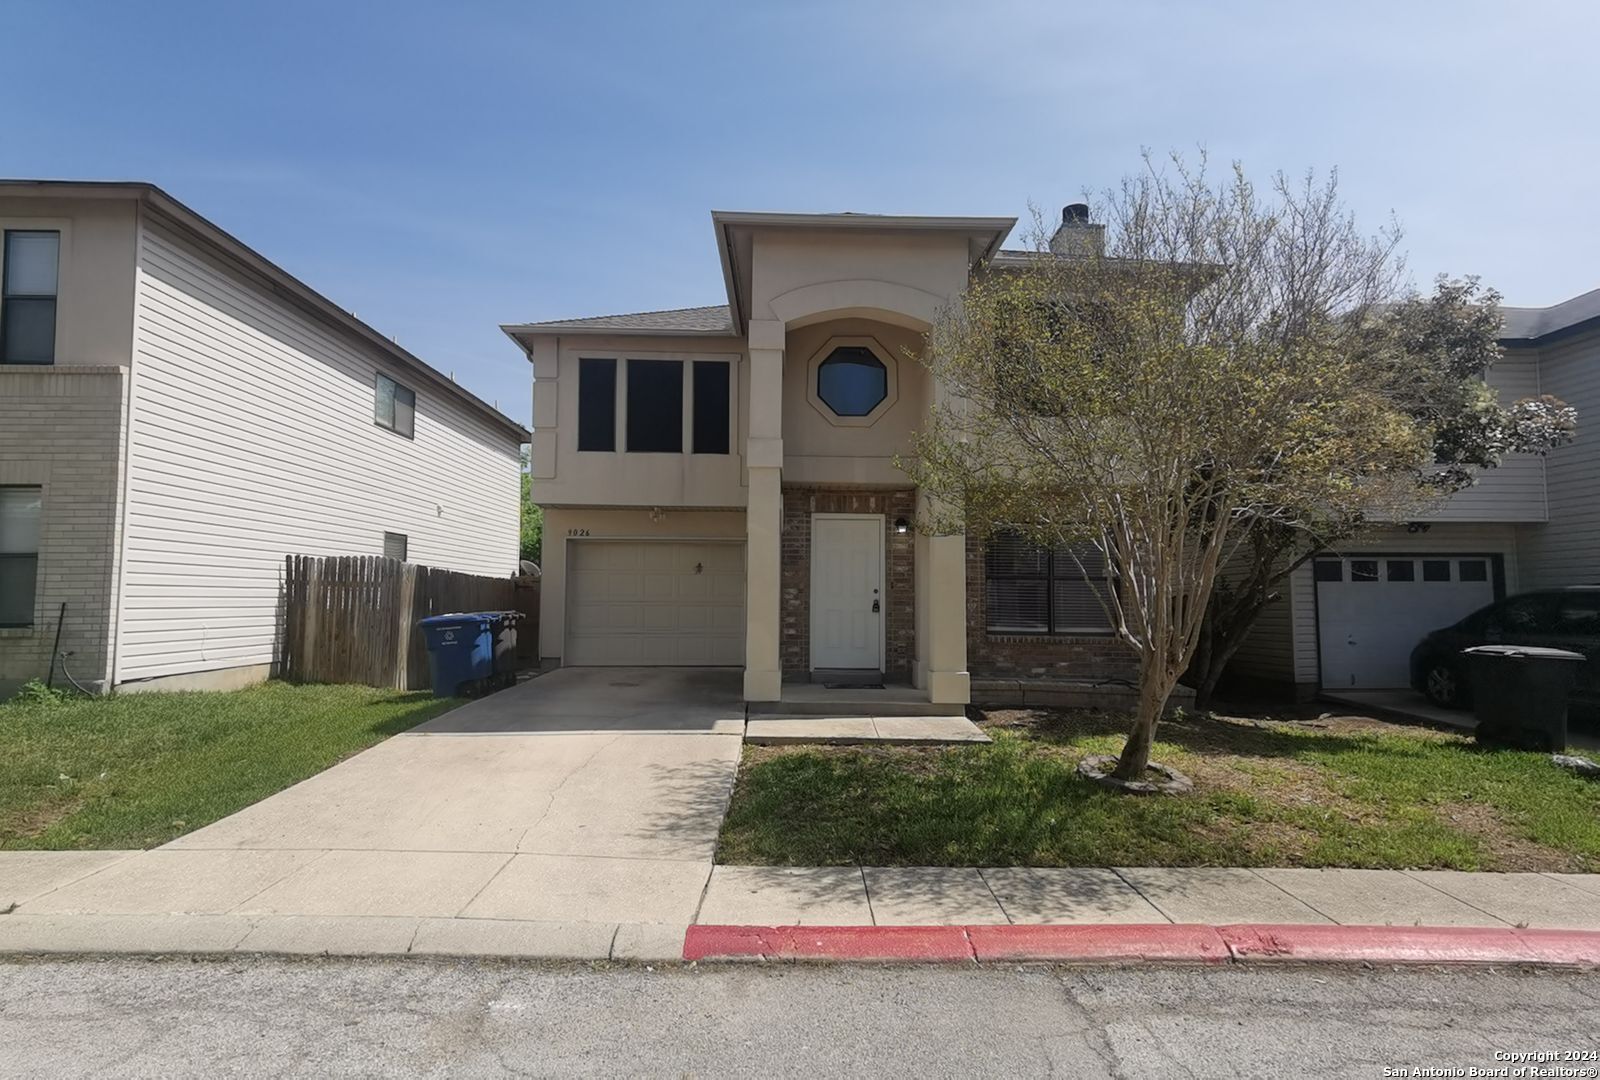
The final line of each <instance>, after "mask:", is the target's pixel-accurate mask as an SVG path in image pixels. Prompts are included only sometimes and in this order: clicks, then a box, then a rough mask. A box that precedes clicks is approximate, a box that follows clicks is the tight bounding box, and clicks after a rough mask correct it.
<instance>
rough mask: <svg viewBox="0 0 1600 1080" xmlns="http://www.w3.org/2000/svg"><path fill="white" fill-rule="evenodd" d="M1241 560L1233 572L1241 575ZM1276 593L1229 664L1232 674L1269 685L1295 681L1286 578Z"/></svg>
mask: <svg viewBox="0 0 1600 1080" xmlns="http://www.w3.org/2000/svg"><path fill="white" fill-rule="evenodd" d="M1243 561H1244V560H1242V559H1240V560H1237V561H1236V564H1235V565H1236V566H1238V567H1239V568H1238V569H1234V570H1233V572H1234V573H1239V572H1242V565H1241V564H1242V563H1243ZM1229 569H1233V568H1229ZM1227 572H1228V570H1224V573H1227ZM1278 593H1279V596H1278V599H1276V600H1274V601H1272V602H1271V603H1269V604H1267V606H1266V607H1264V608H1262V609H1261V614H1260V615H1259V616H1257V618H1256V621H1255V625H1253V626H1252V627H1251V628H1250V632H1249V634H1248V635H1246V637H1245V639H1244V641H1243V643H1241V644H1240V646H1239V651H1238V652H1236V653H1234V654H1233V659H1231V660H1230V661H1228V670H1229V671H1230V672H1232V673H1233V674H1235V675H1243V676H1246V677H1248V678H1252V679H1263V680H1268V681H1272V682H1292V681H1293V680H1294V634H1293V630H1292V625H1293V615H1292V609H1291V604H1292V603H1293V596H1292V593H1291V590H1290V582H1289V580H1288V579H1285V580H1284V581H1283V582H1282V583H1281V584H1279V586H1278Z"/></svg>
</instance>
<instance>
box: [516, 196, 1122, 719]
mask: <svg viewBox="0 0 1600 1080" xmlns="http://www.w3.org/2000/svg"><path fill="white" fill-rule="evenodd" d="M1072 209H1073V210H1074V211H1075V212H1074V213H1073V214H1071V215H1069V217H1070V220H1069V221H1067V222H1066V223H1065V224H1064V225H1063V226H1062V229H1061V230H1060V231H1059V232H1058V233H1057V237H1056V245H1057V246H1058V248H1059V250H1061V251H1063V252H1067V251H1076V250H1079V249H1080V246H1081V245H1083V244H1094V243H1097V242H1099V241H1100V239H1101V235H1102V234H1101V229H1100V227H1099V226H1095V225H1091V224H1089V223H1088V222H1087V220H1085V219H1084V217H1083V215H1082V214H1081V213H1078V212H1076V211H1077V208H1076V207H1074V208H1072ZM712 223H713V226H714V229H715V239H716V245H717V251H718V255H719V257H720V259H721V262H722V270H723V278H724V284H725V288H726V292H727V297H726V303H725V304H718V305H714V306H709V307H703V308H689V309H681V310H671V311H654V312H644V313H640V314H631V315H616V316H603V317H599V318H585V319H572V320H564V321H558V322H541V323H526V324H519V325H510V326H506V327H505V328H504V329H505V331H506V332H507V333H508V334H509V335H510V336H511V337H512V338H513V339H514V340H515V341H516V342H517V343H518V344H519V345H520V346H521V347H522V348H523V349H524V350H525V351H526V353H527V355H528V357H529V359H530V360H531V361H532V363H533V369H534V379H535V382H534V393H533V410H534V418H533V419H534V425H533V426H534V433H533V443H532V483H533V493H534V500H535V501H536V502H538V503H539V504H540V505H541V506H542V507H543V508H544V513H545V543H544V562H543V574H544V576H543V591H542V598H541V604H542V607H541V612H540V620H541V621H540V652H541V654H542V656H543V658H544V660H545V661H546V662H547V663H563V664H615V665H640V664H642V665H731V666H738V667H742V668H743V669H744V692H745V697H746V699H747V700H749V701H755V702H770V701H778V700H781V699H782V696H783V687H784V685H785V683H786V682H787V683H794V682H802V681H815V682H822V683H825V684H827V683H850V682H857V681H867V682H877V681H879V680H882V681H885V682H887V683H890V684H906V685H909V686H912V687H915V688H916V689H917V691H918V692H919V693H920V694H921V695H922V696H923V697H924V698H925V699H926V700H927V702H928V704H929V706H930V708H931V709H934V710H935V711H937V710H938V709H944V710H959V708H960V707H961V706H962V705H964V704H965V703H967V702H968V701H969V700H970V699H971V696H972V684H973V680H978V682H979V684H980V689H981V688H982V687H983V686H984V685H985V683H986V681H990V682H992V681H994V680H1012V684H1011V685H1012V686H1013V688H1014V685H1015V684H1014V680H1016V679H1017V678H1018V677H1019V676H1031V677H1038V676H1051V677H1060V678H1063V679H1067V680H1078V681H1099V680H1106V679H1115V678H1118V677H1125V676H1127V675H1129V674H1131V672H1132V665H1131V660H1130V657H1129V655H1128V653H1127V651H1126V650H1125V649H1124V648H1123V647H1122V646H1121V645H1120V644H1119V643H1118V642H1116V641H1115V640H1114V639H1113V638H1112V637H1111V635H1110V632H1109V627H1108V625H1107V621H1106V617H1105V614H1104V612H1103V611H1102V610H1101V608H1100V605H1099V603H1098V601H1097V600H1096V599H1095V598H1094V595H1093V593H1092V591H1091V590H1090V588H1089V586H1088V585H1087V583H1086V582H1085V581H1084V580H1083V578H1082V576H1081V572H1080V571H1079V570H1078V568H1077V565H1076V563H1075V562H1074V561H1073V560H1072V559H1071V558H1070V557H1065V556H1063V557H1060V558H1056V557H1053V555H1052V553H1050V552H1045V551H1033V550H1028V549H1026V548H1024V547H1023V546H1022V545H1020V544H1011V543H1006V542H1000V543H995V544H991V545H990V550H988V551H985V550H983V549H982V548H981V547H980V546H979V545H978V544H977V543H976V542H973V543H971V544H969V543H968V540H967V538H966V537H964V536H960V535H949V536H936V535H928V534H926V533H924V532H920V531H918V530H917V529H916V528H914V527H913V526H914V523H915V522H916V520H917V519H918V516H919V509H921V508H922V499H923V498H924V495H923V494H922V493H920V492H918V491H917V490H916V489H915V488H914V487H913V486H912V484H911V483H910V481H909V480H908V478H907V476H906V475H905V473H903V472H902V471H901V470H900V469H899V468H898V467H897V466H896V463H895V462H896V458H897V456H900V455H903V454H905V453H907V452H908V451H909V449H910V437H911V435H912V433H913V432H914V431H916V430H917V429H918V428H919V427H920V426H921V425H922V423H923V418H924V417H925V416H926V415H927V412H928V410H929V408H930V406H932V405H934V404H935V403H936V402H939V401H940V400H941V399H942V398H943V396H944V394H945V390H944V388H943V387H942V386H940V385H939V384H937V383H936V382H935V381H934V380H933V379H932V378H931V376H930V374H929V372H928V370H927V369H926V368H925V367H924V366H923V365H922V364H921V363H920V362H919V361H918V356H919V354H920V352H921V349H922V347H923V335H924V333H925V332H926V331H927V330H928V329H929V328H930V327H931V326H932V324H933V323H934V321H935V319H936V318H937V317H938V315H939V312H940V310H941V309H942V308H943V307H945V306H946V305H948V304H950V303H951V302H953V301H955V300H957V299H958V298H959V297H960V295H961V293H962V291H963V290H964V289H965V288H966V286H967V283H968V281H969V279H970V277H971V275H973V274H974V273H981V272H984V270H985V268H986V267H991V266H1004V265H1005V264H1006V263H1007V262H1008V261H1010V262H1012V263H1013V264H1015V263H1016V262H1018V261H1020V260H1021V259H1022V258H1024V255H1023V253H1019V252H1007V251H1004V250H1003V249H1002V247H1001V245H1002V243H1003V241H1004V240H1005V238H1006V236H1007V234H1008V233H1009V232H1010V230H1011V228H1012V227H1013V225H1014V224H1015V219H1013V218H987V217H980V218H968V217H890V216H879V215H868V214H848V213H846V214H778V213H725V212H718V213H714V214H713V215H712Z"/></svg>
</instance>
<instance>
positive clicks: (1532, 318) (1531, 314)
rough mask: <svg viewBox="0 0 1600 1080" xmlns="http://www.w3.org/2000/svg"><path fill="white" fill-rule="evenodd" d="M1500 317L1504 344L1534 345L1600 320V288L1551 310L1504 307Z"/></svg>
mask: <svg viewBox="0 0 1600 1080" xmlns="http://www.w3.org/2000/svg"><path fill="white" fill-rule="evenodd" d="M1500 315H1501V317H1502V318H1503V319H1504V320H1505V326H1504V328H1503V329H1502V330H1501V332H1500V340H1501V341H1503V342H1507V343H1510V342H1517V343H1520V344H1530V345H1531V344H1533V343H1534V342H1537V341H1539V340H1541V339H1543V338H1548V337H1550V336H1552V335H1555V334H1560V333H1562V332H1564V331H1569V330H1576V329H1578V328H1579V327H1581V326H1583V325H1584V324H1586V323H1591V322H1594V321H1596V320H1600V289H1591V290H1590V291H1589V292H1586V293H1584V294H1582V295H1581V296H1574V297H1573V298H1572V299H1571V300H1563V301H1561V303H1559V304H1552V305H1551V306H1549V307H1543V308H1529V307H1502V308H1501V309H1500Z"/></svg>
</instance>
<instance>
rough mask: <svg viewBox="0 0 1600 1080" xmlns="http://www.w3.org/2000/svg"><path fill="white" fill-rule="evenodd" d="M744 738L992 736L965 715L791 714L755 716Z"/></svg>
mask: <svg viewBox="0 0 1600 1080" xmlns="http://www.w3.org/2000/svg"><path fill="white" fill-rule="evenodd" d="M744 741H745V742H747V743H753V744H755V745H757V746H791V745H797V744H802V743H816V744H823V745H828V746H853V745H857V744H864V743H888V744H892V745H897V746H951V745H957V744H960V743H986V742H992V741H993V740H992V739H990V738H989V736H987V735H985V734H984V733H983V730H982V729H981V728H979V727H978V725H977V724H974V723H973V722H972V721H971V720H968V719H967V718H966V717H965V716H791V717H774V718H770V719H756V718H754V717H752V718H751V719H750V720H749V721H747V722H746V723H745V732H744Z"/></svg>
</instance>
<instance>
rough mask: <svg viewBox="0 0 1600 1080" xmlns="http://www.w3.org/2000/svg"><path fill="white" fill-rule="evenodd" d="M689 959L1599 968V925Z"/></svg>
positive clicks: (1118, 931) (1018, 930)
mask: <svg viewBox="0 0 1600 1080" xmlns="http://www.w3.org/2000/svg"><path fill="white" fill-rule="evenodd" d="M683 958H684V959H685V960H740V959H744V960H855V961H861V960H878V961H891V962H892V961H899V962H911V963H917V962H922V963H926V962H952V961H961V960H966V961H974V960H975V961H978V962H995V961H1007V960H1009V961H1053V962H1059V963H1076V964H1113V963H1129V962H1158V963H1191V964H1194V963H1198V964H1217V963H1227V962H1229V961H1232V962H1236V963H1249V964H1257V963H1272V962H1280V963H1281V962H1297V963H1346V964H1348V963H1372V964H1541V965H1560V966H1566V967H1594V966H1600V931H1592V930H1519V929H1513V928H1511V927H1486V926H1484V927H1479V926H1462V927H1457V926H1334V925H1267V924H1256V923H1243V924H1236V925H1232V926H1198V925H1196V926H1184V925H1177V926H1174V925H1170V924H1167V923H1159V924H1149V925H1147V924H1129V925H1109V924H1108V925H1100V924H1096V925H1081V926H700V925H696V926H691V927H689V930H688V933H687V934H685V935H684V942H683Z"/></svg>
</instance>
